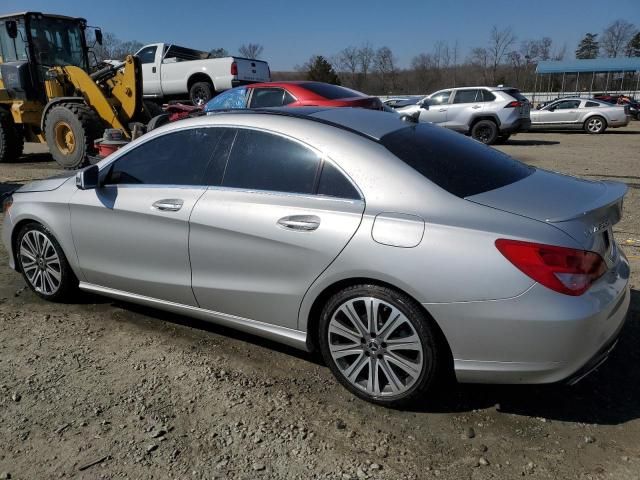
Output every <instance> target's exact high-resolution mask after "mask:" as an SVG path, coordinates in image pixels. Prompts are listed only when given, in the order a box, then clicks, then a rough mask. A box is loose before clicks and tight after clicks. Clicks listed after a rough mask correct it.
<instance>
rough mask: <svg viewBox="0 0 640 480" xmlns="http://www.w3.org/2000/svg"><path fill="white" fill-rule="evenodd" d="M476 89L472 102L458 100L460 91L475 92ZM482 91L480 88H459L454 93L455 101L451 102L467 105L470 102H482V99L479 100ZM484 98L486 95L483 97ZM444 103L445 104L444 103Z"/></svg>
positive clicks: (452, 103)
mask: <svg viewBox="0 0 640 480" xmlns="http://www.w3.org/2000/svg"><path fill="white" fill-rule="evenodd" d="M473 91H475V95H474V97H473V100H472V101H471V102H459V103H457V102H456V98H457V97H458V94H459V93H460V92H473ZM479 92H480V89H479V88H464V87H463V88H459V89H456V90H455V93H454V95H453V97H452V98H453V101H452V102H451V105H466V104H469V103H482V100H478V93H479ZM483 98H484V97H483ZM443 105H444V104H443Z"/></svg>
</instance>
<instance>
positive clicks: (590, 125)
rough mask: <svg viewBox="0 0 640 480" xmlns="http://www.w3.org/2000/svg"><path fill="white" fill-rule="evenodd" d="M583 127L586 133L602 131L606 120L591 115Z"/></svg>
mask: <svg viewBox="0 0 640 480" xmlns="http://www.w3.org/2000/svg"><path fill="white" fill-rule="evenodd" d="M584 129H585V131H586V132H587V133H593V134H598V133H604V131H605V130H606V129H607V121H606V120H605V119H604V118H602V117H599V116H595V117H591V118H589V119H587V121H585V122H584Z"/></svg>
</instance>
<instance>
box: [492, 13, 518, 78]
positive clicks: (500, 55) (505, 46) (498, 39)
mask: <svg viewBox="0 0 640 480" xmlns="http://www.w3.org/2000/svg"><path fill="white" fill-rule="evenodd" d="M515 41H516V36H515V35H514V34H513V31H512V30H511V27H508V28H505V29H504V30H498V27H496V26H495V25H494V26H493V28H492V29H491V34H490V35H489V50H488V53H489V60H490V62H491V81H492V82H493V83H495V81H496V72H497V70H498V65H500V64H501V63H502V60H503V59H504V58H505V56H506V55H507V52H509V51H510V49H511V47H512V46H513V44H514V42H515Z"/></svg>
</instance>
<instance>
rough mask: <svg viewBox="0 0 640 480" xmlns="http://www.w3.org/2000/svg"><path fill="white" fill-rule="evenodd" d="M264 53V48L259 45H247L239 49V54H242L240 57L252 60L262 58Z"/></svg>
mask: <svg viewBox="0 0 640 480" xmlns="http://www.w3.org/2000/svg"><path fill="white" fill-rule="evenodd" d="M263 51H264V47H263V46H262V45H260V44H259V43H245V44H243V45H241V46H240V48H239V49H238V53H240V56H242V57H246V58H251V59H258V58H260V56H261V55H262V52H263Z"/></svg>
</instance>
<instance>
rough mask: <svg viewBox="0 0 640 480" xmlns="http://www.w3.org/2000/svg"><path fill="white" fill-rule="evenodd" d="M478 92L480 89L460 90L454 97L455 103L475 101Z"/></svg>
mask: <svg viewBox="0 0 640 480" xmlns="http://www.w3.org/2000/svg"><path fill="white" fill-rule="evenodd" d="M477 94H478V90H458V91H457V92H456V94H455V96H454V97H453V103H473V102H475V101H476V95H477Z"/></svg>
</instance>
